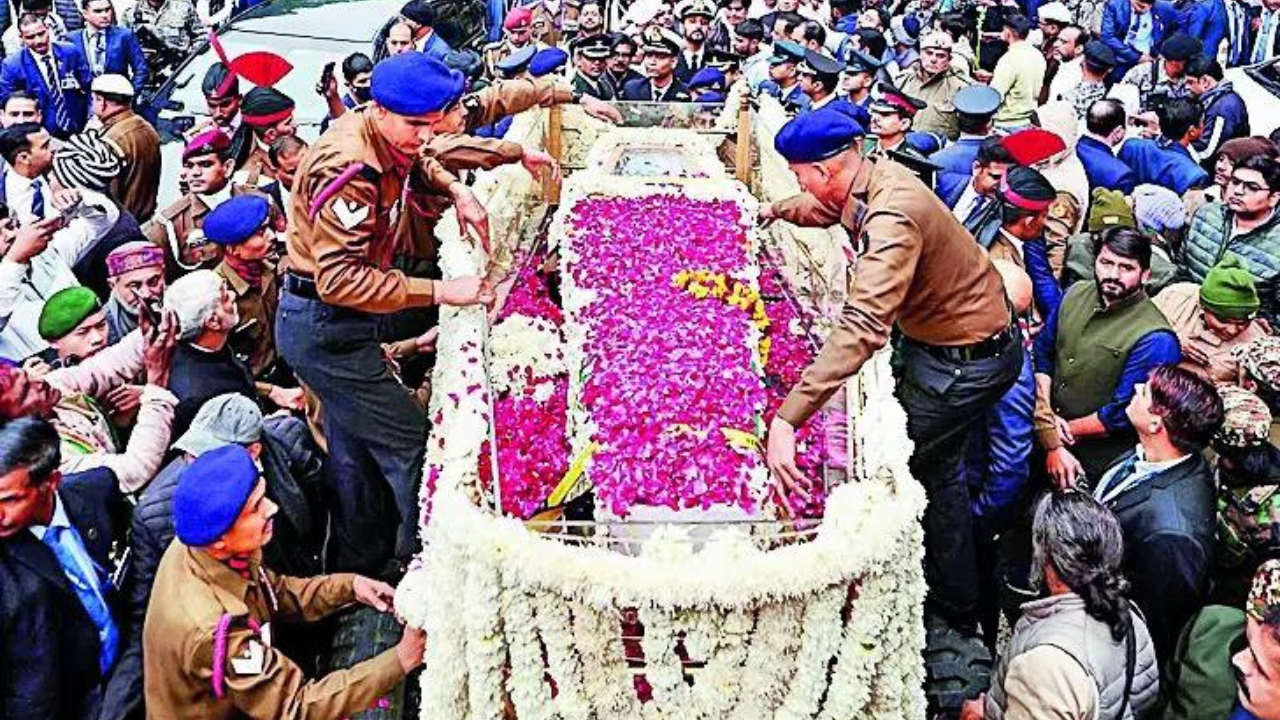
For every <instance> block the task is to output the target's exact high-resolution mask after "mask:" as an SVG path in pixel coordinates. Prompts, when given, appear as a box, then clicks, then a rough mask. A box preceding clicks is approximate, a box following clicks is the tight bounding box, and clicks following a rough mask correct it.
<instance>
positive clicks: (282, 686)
mask: <svg viewBox="0 0 1280 720" xmlns="http://www.w3.org/2000/svg"><path fill="white" fill-rule="evenodd" d="M261 562H262V557H261V553H258V554H257V555H256V556H255V557H254V558H253V559H251V561H250V565H249V577H250V579H249V580H245V579H244V578H242V577H241V576H240V575H239V574H237V573H236V572H235V571H233V570H232V569H231V568H229V567H228V566H227V565H225V564H223V563H221V562H219V561H218V560H215V559H214V558H212V557H211V556H209V555H208V554H207V553H205V552H204V551H203V550H199V549H195V548H190V547H187V546H186V545H184V544H182V542H181V541H179V540H174V541H173V543H172V544H170V545H169V549H168V550H166V551H165V554H164V558H163V559H162V560H161V561H160V568H159V570H158V571H157V573H156V579H155V585H154V586H153V588H152V590H151V602H150V604H149V605H148V607H147V620H146V624H145V626H144V629H143V632H142V648H143V685H144V688H145V692H146V706H147V717H148V718H152V719H154V720H224V719H228V720H229V719H232V718H262V719H263V720H266V719H267V718H271V719H272V720H286V719H290V718H314V717H324V718H341V717H347V716H349V715H352V714H354V713H356V712H359V711H361V710H364V709H367V708H368V707H369V706H370V705H372V704H373V703H374V702H375V701H376V700H377V699H378V698H379V697H380V696H382V695H383V694H385V693H387V692H388V691H390V690H391V689H392V688H393V687H395V685H396V683H398V682H400V681H401V680H402V679H403V678H404V672H403V671H402V670H401V667H400V662H399V660H398V659H397V658H396V651H395V649H394V648H393V649H391V650H387V651H385V652H383V653H382V654H380V655H377V656H375V657H373V658H371V659H369V660H365V661H364V662H361V663H359V664H357V665H355V666H353V667H351V668H348V669H346V670H338V671H336V672H332V673H330V674H328V675H326V676H324V677H322V678H319V679H316V680H312V679H309V678H307V676H306V675H305V673H303V671H302V669H301V668H299V667H298V666H297V665H295V664H294V663H293V661H292V660H290V659H289V658H288V657H286V656H285V655H284V654H282V653H280V652H279V651H278V650H276V649H275V648H274V647H272V641H271V635H272V632H271V625H272V624H273V623H275V622H312V621H315V620H318V619H320V618H322V617H324V616H326V615H328V614H329V613H332V612H334V611H336V610H338V609H340V608H343V607H345V606H347V605H350V604H352V603H353V602H354V601H355V595H354V592H353V589H352V582H353V579H354V577H355V576H353V575H327V576H322V577H316V578H308V579H300V578H290V577H284V576H280V575H276V574H275V573H272V572H271V571H269V570H267V569H266V568H264V567H262V565H261ZM224 617H229V620H230V622H229V625H228V627H227V630H226V632H225V634H224V635H223V637H224V638H225V649H226V652H225V655H223V658H224V659H223V661H222V662H221V663H220V666H221V673H222V682H221V688H220V690H221V691H222V693H223V697H222V698H218V697H217V696H216V695H215V693H214V681H215V676H214V656H215V648H216V646H217V645H218V637H219V633H218V632H217V628H218V626H219V623H220V621H221V620H222V619H223V618H224Z"/></svg>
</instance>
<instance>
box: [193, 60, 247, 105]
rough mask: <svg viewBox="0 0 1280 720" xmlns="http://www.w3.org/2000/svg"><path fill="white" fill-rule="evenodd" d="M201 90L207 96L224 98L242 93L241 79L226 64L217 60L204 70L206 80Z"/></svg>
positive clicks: (202, 83)
mask: <svg viewBox="0 0 1280 720" xmlns="http://www.w3.org/2000/svg"><path fill="white" fill-rule="evenodd" d="M200 90H201V92H203V93H204V95H205V97H211V98H224V97H230V96H232V95H239V94H240V80H239V79H237V78H236V76H235V74H234V73H232V72H231V71H230V70H228V69H227V66H226V65H223V64H222V63H220V62H215V63H214V64H212V65H210V66H209V69H208V70H206V71H205V72H204V81H203V82H201V83H200Z"/></svg>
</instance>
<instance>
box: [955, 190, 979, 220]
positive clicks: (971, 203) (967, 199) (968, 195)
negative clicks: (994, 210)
mask: <svg viewBox="0 0 1280 720" xmlns="http://www.w3.org/2000/svg"><path fill="white" fill-rule="evenodd" d="M982 199H983V198H982V196H981V195H979V194H978V191H977V190H974V189H973V181H972V180H970V181H969V182H968V183H966V184H965V186H964V191H963V192H961V193H960V199H959V200H956V206H955V207H954V208H951V214H952V215H955V216H956V219H957V220H959V221H960V222H961V223H962V224H963V223H964V221H965V220H968V219H969V213H971V212H973V209H974V208H975V207H977V206H978V203H979V202H980V201H981V200H982Z"/></svg>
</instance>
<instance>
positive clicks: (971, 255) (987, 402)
mask: <svg viewBox="0 0 1280 720" xmlns="http://www.w3.org/2000/svg"><path fill="white" fill-rule="evenodd" d="M864 135H865V132H864V131H863V129H862V128H861V127H860V126H858V124H857V123H855V122H854V121H853V119H852V118H850V117H849V116H847V115H845V114H843V113H838V112H834V111H831V110H818V111H817V112H812V113H806V114H803V115H800V116H798V117H796V118H795V119H793V120H791V121H790V122H788V123H787V124H786V125H784V126H783V128H782V130H781V131H779V133H778V135H777V138H776V139H775V141H774V145H775V147H776V149H777V150H778V152H779V154H781V155H782V157H783V158H784V159H786V161H787V162H788V163H790V165H791V169H792V171H793V172H794V173H795V174H796V178H797V179H798V180H799V181H800V186H801V188H802V189H803V190H804V193H803V194H801V195H797V196H795V197H793V198H789V199H787V200H783V201H780V202H778V203H773V204H769V205H763V206H761V208H760V218H761V220H762V221H768V220H772V219H774V218H782V219H785V220H788V221H790V222H792V223H794V224H797V225H802V226H808V227H827V226H833V225H836V224H839V225H841V226H843V227H844V228H845V229H846V230H847V231H848V232H849V234H850V236H851V237H852V238H854V241H855V244H856V251H857V256H858V282H857V283H855V284H854V286H853V287H852V289H851V291H850V295H849V298H848V300H847V301H846V303H845V307H844V310H843V312H842V313H841V316H840V323H839V324H838V325H837V326H836V328H835V329H834V330H833V331H832V333H831V335H830V336H829V337H828V338H827V341H826V344H825V345H824V346H823V348H822V352H821V353H819V355H818V357H817V358H816V359H815V360H814V362H813V364H812V365H811V366H810V367H809V368H807V369H806V370H805V372H804V375H803V376H802V378H801V380H800V383H799V384H798V385H796V386H795V387H794V388H793V389H792V390H791V393H790V394H789V395H788V396H787V399H786V401H785V402H784V403H783V404H782V406H781V407H780V408H779V409H778V413H777V415H776V417H775V418H774V420H773V422H772V424H771V425H770V428H769V439H768V464H769V468H770V470H771V471H772V472H773V474H774V476H775V477H776V478H777V479H778V480H779V481H780V482H781V484H782V485H783V486H784V487H785V488H786V489H787V492H788V493H793V492H794V493H798V494H801V495H803V489H802V485H801V475H800V472H799V470H798V469H797V467H796V463H795V450H796V445H795V429H796V428H797V427H799V426H800V425H802V424H804V422H805V421H806V420H808V419H809V418H810V417H812V416H813V414H814V413H816V412H817V411H818V410H819V409H820V408H822V406H823V405H825V404H826V402H827V401H828V400H829V399H830V398H831V396H832V395H834V394H835V392H836V391H837V390H839V389H840V388H841V387H842V385H843V383H844V381H845V380H846V379H848V378H849V377H851V376H853V375H855V374H857V372H858V370H859V369H861V367H862V365H863V363H865V362H867V360H868V359H869V358H870V357H871V355H872V354H873V353H875V351H877V350H879V349H880V348H882V347H883V346H884V345H885V344H886V343H887V342H888V341H889V338H890V335H891V334H892V333H893V331H894V328H895V326H896V328H897V331H898V334H900V336H901V341H900V342H899V343H898V344H897V347H896V357H895V361H896V362H895V366H896V367H897V368H899V378H898V388H899V397H900V398H901V401H902V405H903V409H904V410H906V413H907V433H908V435H909V436H910V437H911V439H912V441H913V442H914V443H915V450H914V452H913V454H912V456H911V463H910V464H911V472H912V474H913V475H914V476H915V477H916V478H918V479H919V480H920V481H921V482H922V483H923V484H924V486H925V489H926V491H927V492H928V495H929V505H928V508H927V509H926V511H925V518H924V523H925V575H926V580H927V581H928V585H929V588H930V590H931V595H930V597H929V599H928V602H927V609H928V610H929V611H930V613H931V614H932V615H933V616H935V617H938V618H940V619H941V620H943V621H945V622H946V623H948V624H949V625H951V626H952V627H954V628H956V629H959V630H961V631H968V632H973V631H976V626H977V603H978V596H979V589H980V588H979V581H978V578H979V575H978V569H977V566H976V560H975V553H974V545H973V530H972V515H971V511H970V506H969V493H968V488H967V487H965V484H964V481H963V479H962V477H961V459H962V455H963V448H964V445H965V443H964V440H965V439H966V437H967V436H968V434H969V432H970V430H972V429H973V428H974V426H975V422H976V421H977V420H978V419H979V418H983V417H985V416H986V413H987V410H988V409H990V408H991V407H992V406H993V405H994V403H995V402H996V401H997V400H998V399H999V398H1000V397H1001V396H1002V395H1003V394H1004V393H1005V391H1006V390H1008V389H1009V387H1010V386H1011V385H1012V384H1013V382H1014V379H1015V378H1016V377H1017V375H1018V372H1019V369H1020V367H1021V365H1022V360H1023V347H1022V338H1021V333H1020V332H1019V330H1018V328H1017V325H1016V323H1015V322H1014V318H1013V317H1012V315H1011V312H1010V310H1009V307H1008V305H1007V304H1006V300H1005V294H1004V286H1003V283H1002V281H1001V279H1000V275H999V273H998V272H997V271H996V269H995V267H994V266H993V265H992V264H991V261H990V260H989V259H988V258H987V255H986V253H985V252H984V251H983V250H982V249H981V248H980V247H978V246H977V244H976V243H974V242H973V238H972V237H970V236H969V234H968V233H967V232H965V230H964V228H963V227H961V225H960V223H959V221H957V220H956V219H955V217H954V216H952V215H951V213H950V212H948V211H947V208H946V207H945V206H944V205H943V204H942V203H941V202H940V201H939V200H938V198H937V197H936V196H935V195H934V194H933V193H932V192H930V190H929V188H927V187H926V186H924V185H923V184H922V183H921V182H920V181H919V180H918V179H916V178H915V177H914V176H912V174H911V173H910V172H908V171H907V170H906V169H905V168H903V167H902V166H901V165H899V164H898V163H896V162H892V161H890V160H888V159H886V158H883V157H879V156H876V157H864V156H863V153H862V152H861V151H860V143H861V140H862V138H863V136H864ZM784 498H785V495H784ZM784 502H786V501H785V500H784Z"/></svg>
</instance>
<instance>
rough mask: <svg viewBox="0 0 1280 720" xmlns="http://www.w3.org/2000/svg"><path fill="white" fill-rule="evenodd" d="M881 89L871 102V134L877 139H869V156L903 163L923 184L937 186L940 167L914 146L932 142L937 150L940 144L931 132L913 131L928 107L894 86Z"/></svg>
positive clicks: (886, 84)
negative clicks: (936, 179) (936, 178)
mask: <svg viewBox="0 0 1280 720" xmlns="http://www.w3.org/2000/svg"><path fill="white" fill-rule="evenodd" d="M878 90H879V92H877V93H876V95H875V97H874V98H873V99H872V101H871V133H872V134H873V135H875V137H874V138H870V139H868V140H867V145H866V146H867V155H868V156H870V155H883V156H885V157H888V158H890V159H892V160H894V161H895V162H898V163H901V164H902V165H903V166H904V167H906V168H907V169H908V170H910V171H911V172H913V173H915V174H916V176H917V177H919V178H920V181H921V182H923V183H924V184H925V185H928V186H929V187H933V178H934V175H935V174H936V173H937V170H938V168H937V166H935V165H934V164H933V163H932V162H930V161H929V157H928V155H926V154H925V153H923V152H921V151H920V150H918V149H916V147H915V145H914V143H915V142H919V141H921V140H923V141H925V142H930V141H932V142H931V144H932V146H933V147H934V148H935V149H936V147H937V141H936V140H935V139H934V138H933V136H932V135H930V134H929V133H914V132H911V127H912V124H913V123H914V122H915V117H916V115H917V114H918V113H919V112H920V111H921V110H923V109H924V108H925V107H926V104H925V103H924V101H922V100H918V99H916V98H913V97H911V96H910V95H908V94H906V93H904V92H902V91H901V90H899V89H898V88H896V87H894V86H893V85H892V84H890V83H880V86H879V88H878Z"/></svg>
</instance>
